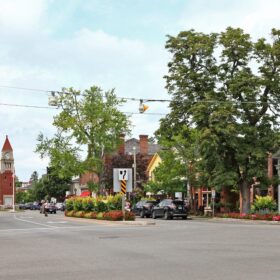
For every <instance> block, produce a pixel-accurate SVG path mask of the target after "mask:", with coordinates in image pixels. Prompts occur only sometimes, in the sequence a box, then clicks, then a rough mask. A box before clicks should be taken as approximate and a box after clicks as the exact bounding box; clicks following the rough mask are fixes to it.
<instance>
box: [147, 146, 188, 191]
mask: <svg viewBox="0 0 280 280" xmlns="http://www.w3.org/2000/svg"><path fill="white" fill-rule="evenodd" d="M160 157H161V159H162V163H161V164H160V165H159V166H158V167H157V168H156V169H155V170H154V175H155V182H154V183H150V182H148V188H147V186H146V188H145V189H146V190H147V191H148V190H149V189H150V191H152V192H153V193H157V192H158V191H163V192H164V193H165V194H168V195H171V196H174V193H175V192H186V186H185V178H186V172H187V170H186V167H187V166H186V165H185V164H184V163H183V162H182V161H181V158H180V157H179V155H178V153H177V151H176V150H175V149H172V150H165V151H163V152H161V153H160ZM152 188H154V190H152Z"/></svg>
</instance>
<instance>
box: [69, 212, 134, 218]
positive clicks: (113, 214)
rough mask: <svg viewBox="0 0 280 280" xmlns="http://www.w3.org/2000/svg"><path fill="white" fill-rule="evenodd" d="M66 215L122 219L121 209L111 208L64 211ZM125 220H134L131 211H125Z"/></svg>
mask: <svg viewBox="0 0 280 280" xmlns="http://www.w3.org/2000/svg"><path fill="white" fill-rule="evenodd" d="M65 216H66V217H76V218H86V219H97V220H107V221H122V220H123V213H122V211H121V210H112V211H108V212H99V213H97V212H85V211H75V210H71V211H67V210H66V211H65ZM125 220H126V221H134V220H135V215H134V213H132V212H127V211H126V212H125Z"/></svg>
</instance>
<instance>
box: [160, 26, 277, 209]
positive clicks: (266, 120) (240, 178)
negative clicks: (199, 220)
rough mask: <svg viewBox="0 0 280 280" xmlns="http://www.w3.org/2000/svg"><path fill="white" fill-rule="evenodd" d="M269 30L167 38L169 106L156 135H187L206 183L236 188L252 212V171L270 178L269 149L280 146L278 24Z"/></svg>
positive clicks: (193, 158)
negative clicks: (255, 34)
mask: <svg viewBox="0 0 280 280" xmlns="http://www.w3.org/2000/svg"><path fill="white" fill-rule="evenodd" d="M271 35H272V36H271V40H266V39H264V38H260V39H258V40H256V41H253V40H252V38H251V37H250V35H249V34H246V33H245V32H244V31H243V30H242V29H240V28H231V27H229V28H227V29H226V30H225V31H224V32H221V33H210V34H205V33H201V32H196V31H194V30H189V31H183V32H180V33H179V34H178V35H177V36H176V37H173V36H168V40H167V43H166V48H167V49H168V51H169V52H170V53H171V54H172V58H171V60H170V62H169V63H168V68H169V71H168V74H167V75H166V76H165V79H166V88H167V90H168V92H169V94H170V95H171V97H172V101H171V103H170V109H171V112H170V113H169V114H168V115H167V116H166V117H165V118H164V119H162V120H161V125H160V129H159V130H158V131H157V136H158V138H159V140H160V142H170V143H176V141H177V140H176V138H178V137H180V138H181V139H182V138H183V139H185V144H184V147H185V151H186V152H187V153H189V156H190V157H191V158H190V160H191V161H192V165H193V167H194V168H196V169H197V172H199V174H200V175H201V176H203V180H204V184H205V185H206V186H209V187H213V186H215V187H216V188H217V189H220V188H221V187H225V186H231V187H233V186H235V187H236V188H239V189H240V191H241V195H242V200H243V209H242V212H248V211H249V206H250V205H249V203H250V202H249V185H250V184H251V183H252V180H253V177H254V176H256V177H258V178H263V179H264V178H265V177H266V165H267V161H266V160H267V152H271V151H274V150H275V149H276V147H279V125H278V119H279V107H280V103H279V102H280V88H279V81H280V30H276V29H272V33H271ZM194 147H195V149H194ZM193 152H195V153H193Z"/></svg>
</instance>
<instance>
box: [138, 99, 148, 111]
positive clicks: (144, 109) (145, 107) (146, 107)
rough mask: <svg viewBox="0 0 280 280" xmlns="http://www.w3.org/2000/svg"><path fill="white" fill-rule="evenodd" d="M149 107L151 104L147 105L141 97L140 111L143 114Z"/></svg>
mask: <svg viewBox="0 0 280 280" xmlns="http://www.w3.org/2000/svg"><path fill="white" fill-rule="evenodd" d="M148 108H149V106H148V105H145V104H144V103H143V100H142V99H140V104H139V113H141V114H142V113H144V112H145V111H146V110H147V109H148Z"/></svg>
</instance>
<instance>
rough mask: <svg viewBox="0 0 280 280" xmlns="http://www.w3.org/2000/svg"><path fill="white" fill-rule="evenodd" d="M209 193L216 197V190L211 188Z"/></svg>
mask: <svg viewBox="0 0 280 280" xmlns="http://www.w3.org/2000/svg"><path fill="white" fill-rule="evenodd" d="M211 194H212V198H213V199H214V198H215V197H216V191H215V190H212V191H211Z"/></svg>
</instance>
